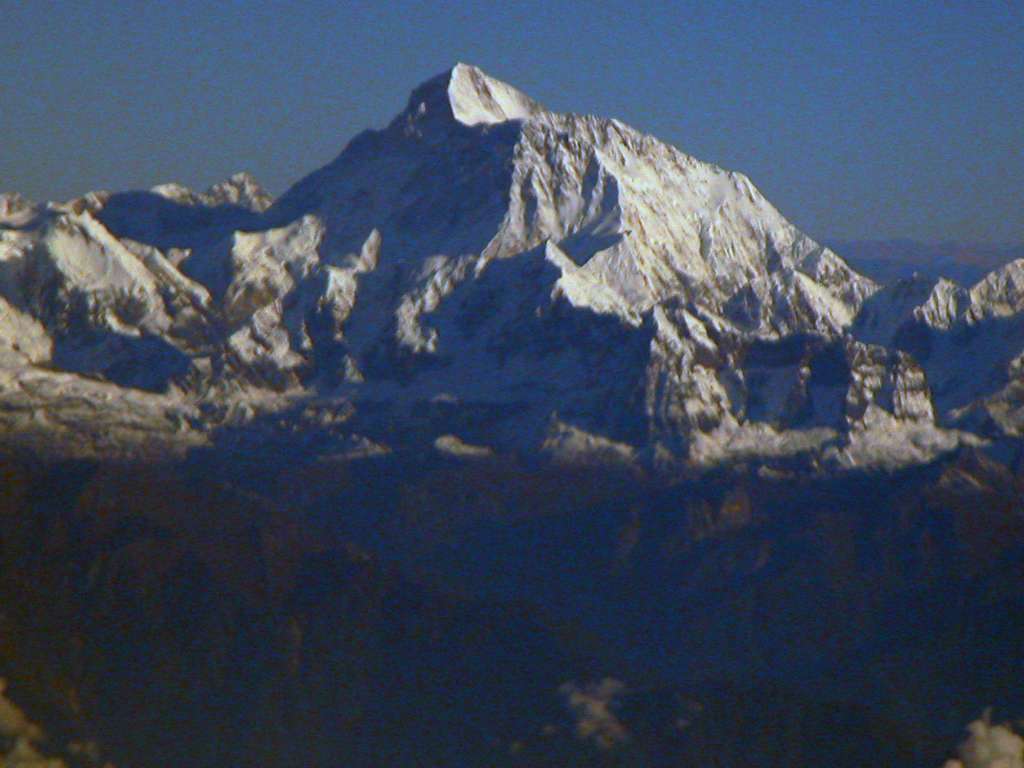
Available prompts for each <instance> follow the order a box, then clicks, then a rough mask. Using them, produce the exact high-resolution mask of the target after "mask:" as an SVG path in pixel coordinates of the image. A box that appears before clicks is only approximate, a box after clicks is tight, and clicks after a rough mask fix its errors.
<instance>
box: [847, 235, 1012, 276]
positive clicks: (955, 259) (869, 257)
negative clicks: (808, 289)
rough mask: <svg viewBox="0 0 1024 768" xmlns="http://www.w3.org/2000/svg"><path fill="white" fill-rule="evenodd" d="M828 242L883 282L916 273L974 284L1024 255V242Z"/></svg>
mask: <svg viewBox="0 0 1024 768" xmlns="http://www.w3.org/2000/svg"><path fill="white" fill-rule="evenodd" d="M828 245H829V247H831V248H834V249H835V250H836V251H837V252H839V253H841V254H843V256H844V257H845V258H846V260H847V261H848V262H849V263H850V264H851V265H852V266H853V267H854V268H855V269H857V270H858V271H859V272H861V273H862V274H865V275H867V276H868V277H870V278H871V279H872V280H875V281H876V282H879V283H891V282H893V281H895V280H899V279H901V278H906V277H913V276H914V274H915V273H916V274H918V275H921V276H923V277H928V278H935V279H938V278H940V277H944V278H947V279H950V280H955V281H956V282H958V283H963V284H965V285H971V284H973V283H976V282H978V281H979V280H981V278H983V277H984V276H985V275H986V274H988V273H989V272H991V271H992V270H994V269H998V268H999V267H1001V266H1003V265H1004V264H1008V263H1009V262H1011V261H1015V260H1017V259H1024V244H1019V245H988V244H984V243H920V242H916V241H914V240H835V241H829V243H828Z"/></svg>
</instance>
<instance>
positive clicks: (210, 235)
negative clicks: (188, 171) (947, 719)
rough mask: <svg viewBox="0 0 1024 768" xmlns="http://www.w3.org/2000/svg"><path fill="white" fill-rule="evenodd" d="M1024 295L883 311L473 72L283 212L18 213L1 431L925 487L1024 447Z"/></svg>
mask: <svg viewBox="0 0 1024 768" xmlns="http://www.w3.org/2000/svg"><path fill="white" fill-rule="evenodd" d="M1022 275H1024V272H1022V266H1021V262H1014V263H1012V264H1010V265H1008V266H1006V267H1004V268H1002V269H1000V270H997V271H996V272H994V273H992V274H991V275H989V276H988V277H986V278H985V279H983V280H982V281H981V282H979V283H978V284H977V285H976V286H974V287H973V288H971V289H969V290H968V289H964V288H960V287H959V286H956V285H955V284H953V283H951V282H950V281H945V280H943V281H939V282H938V283H935V284H931V283H924V282H921V281H911V282H905V283H899V284H896V285H894V286H889V287H886V288H884V289H879V286H877V285H876V284H875V283H873V282H872V281H871V280H869V279H868V278H865V277H864V276H862V275H860V274H858V273H857V272H856V271H854V270H853V269H851V268H850V267H849V266H848V265H847V264H846V262H844V261H843V260H842V259H841V258H840V257H839V256H838V255H836V254H835V253H833V252H832V251H831V250H829V249H828V248H825V247H822V246H820V245H818V244H817V243H815V242H814V241H813V240H811V239H810V238H808V237H807V236H806V235H804V234H803V233H801V232H799V231H798V230H797V229H796V228H795V227H794V226H793V225H792V224H790V223H789V222H788V221H787V220H786V219H785V218H784V217H783V216H782V215H781V214H780V213H779V212H778V211H777V210H776V209H775V208H774V207H773V206H772V205H771V204H770V203H769V202H768V201H767V200H766V199H765V198H764V197H763V196H762V195H761V194H760V192H758V190H757V189H756V188H755V187H754V185H753V184H752V183H751V181H750V180H749V179H747V178H746V177H745V176H743V175H741V174H738V173H733V172H728V171H725V170H722V169H720V168H718V167H716V166H714V165H711V164H708V163H704V162H701V161H699V160H697V159H695V158H693V157H690V156H688V155H686V154H684V153H682V152H680V151H679V150H677V149H675V148H673V147H671V146H668V145H666V144H664V143H662V142H659V141H658V140H657V139H655V138H653V137H650V136H647V135H644V134H642V133H640V132H638V131H636V130H634V129H632V128H630V127H629V126H627V125H625V124H623V123H621V122H619V121H617V120H608V119H602V118H597V117H592V116H581V115H573V114H559V113H555V112H551V111H549V110H547V109H545V108H544V107H543V106H542V105H540V104H539V103H537V102H536V101H534V100H533V99H531V98H529V97H527V96H526V95H524V94H522V93H520V92H519V91H517V90H516V89H514V88H513V87H511V86H509V85H506V84H505V83H501V82H499V81H497V80H495V79H493V78H491V77H489V76H487V75H486V74H484V73H483V72H481V71H480V70H478V69H476V68H474V67H471V66H467V65H464V64H459V65H457V66H455V67H454V68H453V69H452V70H450V71H449V72H445V73H443V74H442V75H440V76H438V77H436V78H433V79H431V80H429V81H427V82H426V83H424V84H423V85H421V86H420V87H419V88H417V89H415V90H414V91H413V93H412V95H411V96H410V99H409V103H408V106H407V107H406V109H405V110H404V111H403V112H402V113H401V114H399V115H398V116H397V117H396V118H395V119H394V120H393V121H392V122H391V123H390V124H389V125H388V126H387V127H386V128H384V129H383V130H378V131H367V132H365V133H362V134H360V135H359V136H357V137H356V138H355V139H353V140H352V141H351V142H350V143H349V145H348V146H347V147H346V148H345V150H344V151H343V152H342V153H341V154H340V155H339V156H338V158H337V159H336V160H334V161H333V162H331V163H330V164H328V165H327V166H325V167H324V168H322V169H320V170H318V171H316V172H314V173H312V174H310V175H309V176H307V177H306V178H304V179H302V180H301V181H299V182H298V183H297V184H295V185H294V186H293V187H292V188H291V189H290V190H288V191H287V192H286V193H285V194H284V195H283V196H282V197H281V198H280V199H278V200H276V201H274V202H273V203H271V200H270V198H269V196H268V195H267V194H266V193H265V192H264V191H263V190H262V188H260V187H259V185H258V184H257V183H256V182H255V181H254V180H253V179H252V178H251V177H248V176H246V175H244V174H239V175H236V176H234V177H232V178H231V179H230V180H228V181H226V182H223V183H222V184H218V185H216V186H214V187H213V188H211V189H210V190H209V191H208V192H206V193H202V194H197V193H195V192H192V191H190V190H188V189H186V188H184V187H180V186H178V185H162V186H159V187H155V188H154V189H153V190H151V191H149V192H128V193H120V194H109V193H92V194H90V195H87V196H85V197H83V198H81V199H78V200H74V201H71V202H69V203H65V204H47V205H33V204H31V203H29V202H28V201H25V200H24V199H22V198H20V197H17V196H15V195H7V196H4V197H2V198H0V347H2V352H0V354H2V358H0V364H2V378H3V383H2V387H0V402H2V404H3V406H4V407H3V409H0V422H2V424H3V425H4V429H5V430H6V431H7V432H8V434H9V435H11V436H12V440H14V442H16V443H17V444H25V442H26V441H29V440H30V441H32V442H31V444H32V445H40V446H48V447H50V448H52V449H54V450H57V451H60V452H71V453H111V452H113V453H135V452H138V451H141V450H146V451H149V450H154V451H160V450H168V449H170V450H187V449H188V448H190V447H193V446H196V445H202V444H209V443H215V444H216V443H218V442H224V441H228V440H238V439H245V436H246V435H249V436H252V435H263V434H266V432H267V431H268V430H270V431H272V432H273V433H274V434H278V435H290V436H292V438H293V439H294V440H295V441H296V442H297V443H302V444H306V445H312V446H314V447H315V450H320V451H329V452H332V453H343V454H351V455H365V454H366V453H367V452H378V451H387V450H403V449H419V448H423V449H425V450H442V451H448V452H452V446H457V447H459V450H458V451H456V452H457V453H459V454H460V455H490V454H491V453H492V452H495V451H496V452H498V453H502V452H519V453H525V454H536V453H542V454H546V455H549V456H551V457H552V458H554V459H557V460H563V461H626V462H637V463H642V464H647V465H650V466H658V467H663V468H669V469H671V468H672V467H675V466H677V465H679V464H683V463H687V462H690V463H697V464H713V463H717V462H722V461H730V460H734V459H736V458H748V459H749V458H752V459H757V460H761V461H793V460H800V461H804V462H808V463H810V464H811V465H819V466H871V465H886V466H891V465H898V464H906V463H914V462H919V461H926V460H928V459H930V458H932V457H934V456H935V455H937V454H938V453H940V452H942V451H945V450H950V449H952V448H954V447H956V446H957V445H959V444H961V443H963V442H970V443H976V442H980V441H983V440H985V439H991V438H997V437H1000V436H1002V435H1005V434H1009V435H1019V434H1020V431H1021V428H1022V424H1024V417H1022V415H1021V399H1020V397H1019V393H1020V390H1021V389H1022V388H1024V383H1022V380H1021V369H1022V368H1024V363H1022V360H1024V358H1022V356H1021V355H1022V352H1024V333H1021V330H1022V329H1021V323H1024V320H1022V321H1020V322H1018V318H1020V317H1022V314H1021V310H1024V278H1022ZM979 356H980V357H979ZM967 360H972V361H974V360H981V361H983V365H984V370H980V369H979V368H978V367H977V365H976V364H975V363H974V362H972V363H971V365H970V366H969V367H970V371H969V372H968V370H967V368H968V366H967V365H966V362H965V361H967ZM979 374H983V375H979Z"/></svg>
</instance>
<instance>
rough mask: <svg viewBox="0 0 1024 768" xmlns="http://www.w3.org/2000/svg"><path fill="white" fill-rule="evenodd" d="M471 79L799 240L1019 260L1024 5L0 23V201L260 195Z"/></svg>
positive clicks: (39, 4)
mask: <svg viewBox="0 0 1024 768" xmlns="http://www.w3.org/2000/svg"><path fill="white" fill-rule="evenodd" d="M460 60H461V61H466V62H469V63H473V64H477V65H478V66H480V67H482V68H483V69H484V70H485V71H487V72H488V73H489V74H491V75H493V76H495V77H498V78H500V79H503V80H506V81H507V82H510V83H511V84H513V85H515V86H517V87H519V88H520V89H521V90H524V91H526V92H527V93H528V94H529V95H531V96H533V97H534V98H536V99H538V100H539V101H541V102H543V103H545V104H547V106H549V107H551V108H554V109H559V110H567V111H574V112H590V113H596V114H600V115H604V116H609V117H618V118H620V119H622V120H624V121H625V122H627V123H630V124H632V125H634V126H636V127H638V128H641V129H643V130H646V131H648V132H650V133H653V134H655V135H657V136H659V137H660V138H662V139H665V140H667V141H669V142H671V143H673V144H675V145H676V146H678V147H680V148H681V149H683V150H684V151H686V152H689V153H690V154H693V155H695V156H697V157H699V158H701V159H703V160H710V161H713V162H715V163H718V164H719V165H722V166H724V167H726V168H730V169H735V170H740V171H743V172H744V173H746V174H747V175H749V176H750V177H751V178H752V179H753V180H754V183H755V184H757V185H758V186H759V187H760V188H761V190H762V191H763V192H764V193H765V195H766V196H767V197H768V198H769V199H770V200H772V201H773V202H774V203H775V204H776V205H777V206H778V207H779V208H780V209H781V210H782V212H783V213H784V214H785V215H787V216H788V217H789V218H790V219H791V220H793V221H794V222H795V223H796V224H797V225H798V226H800V227H802V228H803V229H804V230H805V231H807V232H808V233H809V234H811V235H812V236H814V237H816V238H819V239H828V238H892V237H911V238H916V239H923V240H946V239H958V240H977V241H988V242H1007V241H1022V240H1024V206H1022V197H1024V3H1022V2H1020V0H1016V1H1015V2H991V1H988V0H976V1H975V2H963V3H943V2H937V1H932V2H920V3H918V2H902V1H899V0H897V1H895V2H893V1H890V2H884V3H877V4H876V3H868V2H843V3H839V2H829V1H828V0H819V2H813V3H802V2H777V3H770V4H769V3H764V4H751V3H743V2H730V3H720V2H709V3H686V2H678V1H677V2H665V3H658V2H645V1H644V0H632V1H631V2H617V1H612V0H608V1H607V2H598V1H596V0H594V1H592V2H555V1H554V0H528V1H525V2H505V3H496V4H493V5H488V4H486V3H483V2H470V3H441V2H437V3H426V2H411V1H408V0H403V1H402V2H385V1H384V0H379V1H378V2H366V3H364V2H339V1H338V0H333V1H332V2H322V1H321V0H308V1H307V2H303V3H272V2H257V1H251V2H244V3H243V2H230V1H228V0H222V1H221V2H209V0H202V1H201V2H200V0H177V2H159V3H155V2H146V1H145V0H134V1H133V2H117V1H115V0H105V1H104V2H95V1H93V0H76V1H75V2H69V1H67V0H65V1H63V2H49V1H48V0H0V64H2V66H3V73H2V75H0V190H17V191H20V192H22V193H24V194H26V195H27V196H29V197H32V198H35V199H62V198H67V197H70V196H74V195H77V194H80V193H82V192H85V191H87V190H89V189H94V188H108V189H127V188H141V187H149V186H152V185H154V184H158V183H161V182H165V181H172V180H173V181H180V182H182V183H185V184H188V185H189V186H193V187H200V188H205V187H206V186H208V185H209V184H211V183H213V182H215V181H218V180H220V179H221V178H223V177H226V176H228V175H229V174H231V173H233V172H234V171H237V170H249V171H251V172H252V173H254V174H255V175H256V176H257V178H259V179H260V180H261V181H262V182H263V183H264V184H265V185H266V186H267V187H268V188H269V189H270V191H271V192H273V193H275V194H279V193H281V192H283V191H284V189H286V188H287V187H288V186H289V185H290V184H291V183H292V182H294V181H296V180H298V179H299V178H300V177H301V176H303V175H304V174H306V173H307V172H309V171H312V170H314V169H315V168H317V167H318V166H320V165H322V164H323V163H325V162H327V161H329V160H331V159H332V158H333V157H334V156H335V155H336V154H337V153H338V152H339V151H340V150H341V149H342V147H343V146H344V144H345V143H346V142H347V141H348V140H349V139H350V138H351V137H352V136H353V135H354V134H355V133H357V132H358V131H360V130H362V129H363V128H368V127H377V126H381V125H383V124H384V123H386V122H387V121H388V119H389V118H390V117H391V116H393V115H394V114H395V113H396V112H398V111H399V110H400V109H401V108H402V107H403V106H404V103H405V100H406V98H407V96H408V93H409V91H411V90H412V88H413V87H414V86H415V85H417V84H418V83H419V82H421V81H423V80H425V79H427V78H428V77H430V76H432V75H434V74H437V73H438V72H441V71H442V70H444V69H445V68H447V67H449V66H451V65H452V64H454V63H455V62H456V61H460Z"/></svg>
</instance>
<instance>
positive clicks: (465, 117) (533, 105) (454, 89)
mask: <svg viewBox="0 0 1024 768" xmlns="http://www.w3.org/2000/svg"><path fill="white" fill-rule="evenodd" d="M543 110H544V107H543V106H541V105H540V104H538V103H537V102H536V101H534V100H533V99H531V98H530V97H529V96H527V95H526V94H524V93H523V92H522V91H519V90H517V89H516V88H513V87H512V86H511V85H509V84H508V83H504V82H502V81H501V80H497V79H495V78H493V77H491V76H490V75H488V74H487V73H485V72H484V71H483V70H481V69H480V68H479V67H475V66H473V65H472V64H464V63H462V62H459V63H457V64H456V65H455V66H454V67H452V68H451V69H449V70H446V71H445V72H442V73H441V74H440V75H437V76H436V77H432V78H431V79H430V80H427V81H426V82H425V83H423V84H422V85H420V86H419V87H418V88H416V89H415V90H414V91H413V92H412V94H411V95H410V97H409V105H408V107H407V108H406V111H405V112H404V113H403V114H402V115H400V116H399V119H400V120H402V122H405V121H406V120H416V121H419V120H420V119H422V118H423V117H424V116H430V115H443V116H444V117H445V118H447V119H453V120H455V121H456V122H459V123H462V124H463V125H469V126H473V125H497V124H499V123H506V122H509V121H511V120H527V119H529V118H530V117H532V116H533V115H535V114H537V113H538V112H542V111H543Z"/></svg>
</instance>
